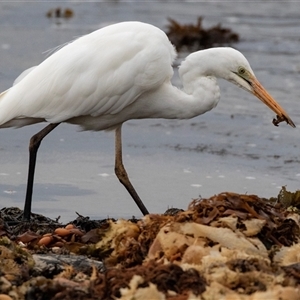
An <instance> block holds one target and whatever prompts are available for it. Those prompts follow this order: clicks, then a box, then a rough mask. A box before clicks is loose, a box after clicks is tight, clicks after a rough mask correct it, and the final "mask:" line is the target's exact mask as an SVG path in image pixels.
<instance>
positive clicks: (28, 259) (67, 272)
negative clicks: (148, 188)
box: [0, 188, 300, 300]
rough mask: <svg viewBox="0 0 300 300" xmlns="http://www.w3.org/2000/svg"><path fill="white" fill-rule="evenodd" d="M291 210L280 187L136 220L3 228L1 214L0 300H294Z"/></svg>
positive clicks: (294, 214) (294, 203)
mask: <svg viewBox="0 0 300 300" xmlns="http://www.w3.org/2000/svg"><path fill="white" fill-rule="evenodd" d="M299 204H300V192H299V191H298V192H296V193H290V192H287V191H286V190H285V189H284V188H283V189H282V191H281V192H280V194H279V196H278V197H277V198H274V199H270V200H266V199H262V198H259V197H258V196H256V195H240V194H235V193H221V194H219V195H215V196H213V197H211V198H208V199H195V200H194V201H192V203H191V204H190V205H189V207H188V209H187V210H185V211H182V210H176V211H175V212H174V211H171V212H170V211H169V212H168V213H166V214H163V215H158V214H150V215H147V216H145V217H143V218H142V219H140V220H137V219H132V220H113V219H108V220H103V221H92V220H89V218H86V217H83V216H79V217H78V218H77V219H76V220H74V221H73V222H71V223H70V224H67V225H62V224H60V223H59V222H58V221H57V220H56V221H51V222H50V223H49V226H48V225H47V221H46V219H45V220H43V221H41V220H42V219H41V217H39V219H38V220H39V221H37V223H38V222H39V224H38V226H37V224H34V222H33V223H30V224H28V223H27V224H19V225H14V226H7V224H6V223H5V221H6V220H5V219H6V216H5V214H4V212H3V211H1V212H0V216H1V218H2V219H3V220H2V223H1V224H0V235H1V238H0V260H1V269H0V299H65V300H67V299H73V300H75V299H123V300H125V299H126V300H127V299H141V300H142V299H143V300H147V299H149V300H150V299H151V300H153V299H162V300H163V299H169V300H185V299H201V300H208V299H218V300H219V299H220V300H221V299H226V300H227V299H228V300H229V299H230V300H231V299H236V300H239V299H240V300H259V299H269V300H279V299H281V300H293V299H295V300H296V299H300V256H299V251H300V243H299V237H300V215H299ZM35 217H36V216H34V218H35Z"/></svg>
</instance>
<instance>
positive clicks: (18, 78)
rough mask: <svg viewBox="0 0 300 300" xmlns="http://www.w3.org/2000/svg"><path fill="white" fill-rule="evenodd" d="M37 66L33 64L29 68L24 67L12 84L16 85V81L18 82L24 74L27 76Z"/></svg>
mask: <svg viewBox="0 0 300 300" xmlns="http://www.w3.org/2000/svg"><path fill="white" fill-rule="evenodd" d="M36 67H37V66H33V67H31V68H29V69H26V70H25V71H23V72H22V73H21V74H20V75H19V76H18V77H17V78H16V79H15V81H14V83H13V86H14V85H16V84H17V83H18V82H20V81H21V80H22V79H23V78H24V77H25V76H27V75H28V74H29V73H30V72H31V71H33V69H35V68H36ZM0 95H1V94H0Z"/></svg>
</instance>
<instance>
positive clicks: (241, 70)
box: [238, 67, 246, 75]
mask: <svg viewBox="0 0 300 300" xmlns="http://www.w3.org/2000/svg"><path fill="white" fill-rule="evenodd" d="M238 72H239V74H240V75H244V74H245V73H246V69H245V68H244V67H239V70H238Z"/></svg>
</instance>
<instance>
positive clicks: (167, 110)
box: [140, 51, 220, 119]
mask: <svg viewBox="0 0 300 300" xmlns="http://www.w3.org/2000/svg"><path fill="white" fill-rule="evenodd" d="M204 56H205V53H204ZM202 61H204V62H205V58H204V57H203V51H199V52H195V53H192V54H190V55H189V56H188V57H187V58H186V59H185V61H183V63H182V64H181V66H180V67H179V76H180V79H181V82H182V89H178V88H176V87H174V86H172V84H171V83H170V82H166V83H165V84H163V85H162V86H161V87H160V88H159V89H158V90H157V91H155V92H152V93H151V94H150V95H149V94H148V95H145V98H147V101H145V102H144V103H145V104H146V103H148V104H149V106H148V105H147V109H145V111H147V115H145V116H143V117H146V118H165V119H190V118H193V117H195V116H198V115H201V114H203V113H205V112H207V111H209V110H211V109H212V108H214V107H215V106H216V105H217V104H218V102H219V99H220V89H219V86H218V84H217V79H216V76H215V75H214V71H213V70H211V69H210V66H209V64H205V63H204V64H202V63H201V65H199V62H202ZM218 77H219V76H218ZM151 104H152V105H151ZM140 117H141V116H140Z"/></svg>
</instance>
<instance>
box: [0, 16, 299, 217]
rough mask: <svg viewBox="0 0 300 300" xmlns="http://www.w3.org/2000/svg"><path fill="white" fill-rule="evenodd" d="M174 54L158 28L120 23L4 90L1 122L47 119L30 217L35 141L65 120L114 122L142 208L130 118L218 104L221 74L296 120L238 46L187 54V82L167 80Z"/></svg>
mask: <svg viewBox="0 0 300 300" xmlns="http://www.w3.org/2000/svg"><path fill="white" fill-rule="evenodd" d="M175 57H176V52H175V50H174V47H173V46H172V44H171V43H170V41H169V40H168V38H167V36H166V34H165V33H164V32H163V31H161V30H160V29H158V28H156V27H154V26H152V25H149V24H145V23H140V22H123V23H118V24H115V25H111V26H107V27H105V28H102V29H99V30H96V31H94V32H92V33H90V34H87V35H85V36H82V37H80V38H78V39H76V40H75V41H73V42H71V43H69V44H67V45H66V46H64V47H62V48H61V49H60V50H58V51H57V52H55V53H54V54H52V55H51V56H50V57H48V58H47V59H46V60H44V61H43V62H42V63H41V64H39V65H38V66H37V67H35V68H31V69H29V70H28V71H26V72H24V73H23V74H21V75H20V76H19V78H17V80H16V81H15V84H14V85H13V86H12V87H11V88H10V89H8V90H6V91H4V92H3V93H1V94H0V127H1V128H5V127H21V126H25V125H30V124H33V123H38V122H48V123H50V124H48V125H47V126H46V127H45V128H44V129H43V130H41V131H40V132H38V133H37V134H36V135H34V136H33V137H32V138H31V139H30V143H29V153H30V155H29V171H28V182H27V192H26V199H25V207H24V216H23V218H24V219H25V220H29V219H30V214H31V202H32V189H33V180H34V170H35V163H36V155H37V151H38V148H39V146H40V143H41V141H42V139H43V138H44V137H45V136H46V135H47V134H48V133H50V132H51V131H52V130H53V129H54V128H56V127H57V126H58V125H59V124H60V123H61V122H66V123H72V124H77V125H80V126H81V127H82V128H83V129H84V130H95V131H97V130H107V129H115V150H116V153H115V173H116V175H117V177H118V178H119V180H120V182H121V183H122V184H123V185H124V186H125V188H126V189H127V190H128V192H129V193H130V195H131V196H132V198H133V199H134V201H135V202H136V204H137V205H138V207H139V208H140V210H141V212H142V213H143V214H147V213H148V210H147V209H146V207H145V206H144V204H143V202H142V201H141V199H140V198H139V196H138V194H137V192H136V191H135V189H134V188H133V186H132V184H131V183H130V181H129V178H128V176H127V173H126V170H125V168H124V166H123V163H122V145H121V126H122V124H123V123H124V122H125V121H127V120H130V119H143V118H165V119H189V118H193V117H195V116H198V115H201V114H203V113H205V112H207V111H209V110H211V109H212V108H214V107H215V106H216V105H217V103H218V101H219V98H220V91H219V86H218V84H217V78H223V79H225V80H228V81H230V82H232V83H234V84H236V85H238V86H239V87H241V88H243V89H244V90H246V91H248V92H250V93H252V94H254V95H255V96H256V97H258V98H259V99H260V100H261V101H262V102H263V103H265V104H266V105H267V106H269V108H270V109H272V110H273V111H274V112H275V113H276V115H277V118H278V119H277V123H278V122H281V121H286V122H287V123H288V124H289V125H291V126H292V127H295V125H294V123H293V121H292V120H291V119H290V117H289V116H288V114H287V113H286V112H285V111H284V109H283V108H282V107H281V106H280V105H279V104H278V103H277V102H276V101H275V100H274V99H273V98H272V97H271V96H270V94H269V93H268V92H267V91H266V90H265V89H264V88H263V86H262V85H261V84H260V83H259V82H258V80H257V79H256V77H255V75H254V73H253V71H252V69H251V67H250V65H249V63H248V61H247V60H246V58H245V57H244V56H243V55H242V54H241V53H240V52H238V51H237V50H234V49H232V48H213V49H208V50H203V51H197V52H194V53H192V54H190V55H188V56H187V58H186V59H185V60H184V61H183V62H182V64H181V66H180V67H179V76H180V78H181V81H182V85H183V88H182V89H179V88H177V87H174V86H173V85H172V84H171V82H170V81H171V78H172V76H173V68H172V63H173V61H174V59H175Z"/></svg>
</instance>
